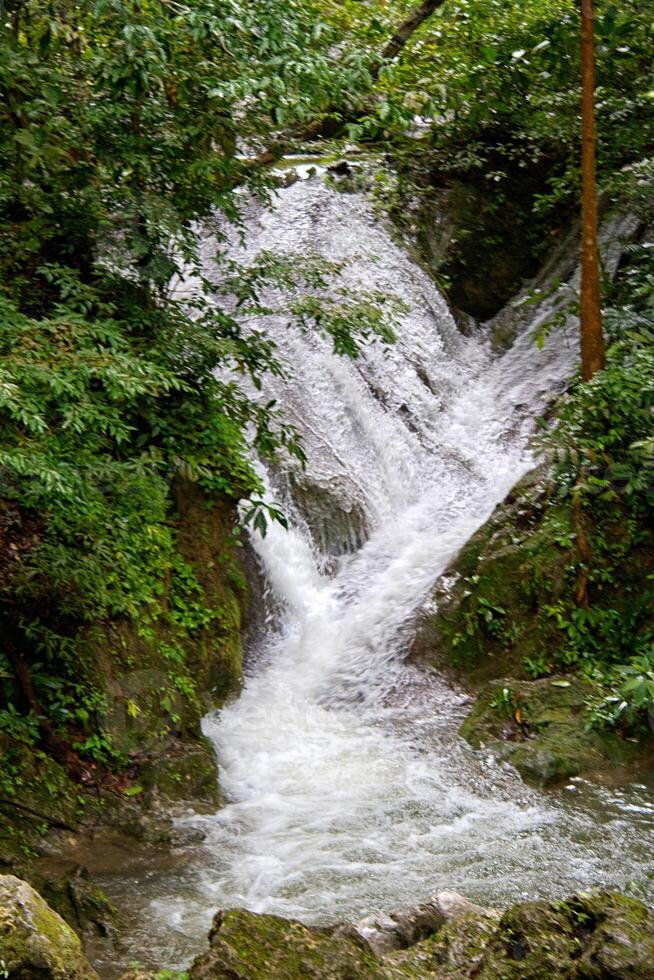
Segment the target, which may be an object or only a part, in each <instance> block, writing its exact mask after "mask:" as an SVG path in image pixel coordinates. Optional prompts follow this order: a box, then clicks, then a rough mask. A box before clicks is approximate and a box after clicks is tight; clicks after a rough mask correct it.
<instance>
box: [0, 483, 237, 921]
mask: <svg viewBox="0 0 654 980" xmlns="http://www.w3.org/2000/svg"><path fill="white" fill-rule="evenodd" d="M175 498H176V513H174V514H173V515H171V516H172V519H173V520H174V524H175V531H176V536H175V540H176V552H175V556H174V560H173V563H172V566H171V568H170V570H169V572H168V574H167V575H166V578H165V580H164V581H162V583H161V589H160V600H159V602H158V606H157V608H156V609H151V608H148V609H145V610H143V614H142V616H134V617H132V618H130V619H128V618H126V617H123V618H121V619H114V620H110V621H106V622H95V623H92V624H90V625H88V626H84V625H82V626H81V627H80V628H79V630H78V631H77V632H76V633H74V634H73V635H71V643H72V642H74V650H75V655H76V658H77V670H78V675H79V680H80V682H81V683H83V684H84V685H85V688H86V689H91V690H93V691H95V692H96V703H97V710H96V714H95V716H94V717H93V718H91V719H89V728H90V729H91V730H92V731H94V732H95V733H96V734H95V738H96V739H97V741H98V743H100V742H101V743H102V745H103V746H105V745H106V746H108V748H109V751H107V752H105V753H104V756H101V758H100V761H98V756H97V754H96V756H95V757H94V755H93V753H92V752H89V746H88V744H84V743H85V736H84V735H83V733H82V732H80V731H79V730H76V729H75V727H69V728H68V729H66V728H64V727H60V728H59V729H58V731H57V742H56V743H55V748H56V747H57V746H58V745H60V744H61V745H64V746H66V750H65V751H64V752H63V753H62V754H59V753H58V752H54V753H53V752H52V751H51V746H50V745H49V744H48V740H47V739H43V738H40V737H39V731H38V729H35V730H34V735H33V738H31V739H24V740H20V739H17V738H16V737H15V733H13V732H6V733H0V755H1V757H2V759H1V761H2V777H1V779H0V783H1V788H0V821H1V824H2V831H1V833H0V868H2V869H4V870H5V871H7V870H10V871H15V872H17V873H20V874H21V875H23V876H26V877H28V878H29V879H30V880H31V881H32V882H33V883H34V884H35V885H36V886H37V887H38V888H42V889H44V894H47V895H48V897H49V899H50V900H51V901H52V903H53V905H54V906H55V907H56V908H57V909H58V910H59V911H60V912H61V913H62V914H63V915H64V917H65V918H67V919H68V921H69V922H70V923H71V924H72V925H73V926H74V927H75V928H78V929H80V930H83V929H84V927H85V923H86V922H88V921H89V920H90V921H91V922H92V923H93V920H94V908H95V905H94V899H98V896H97V895H96V896H92V895H91V891H92V886H91V885H90V884H88V885H87V884H86V883H85V880H84V872H83V865H84V861H83V859H82V861H81V863H82V870H81V871H80V870H79V868H78V864H79V862H80V859H79V858H78V857H77V855H76V853H75V848H73V849H72V850H71V848H70V841H71V840H78V841H80V842H81V844H80V849H81V850H82V851H83V850H84V848H83V846H82V845H83V841H84V839H85V836H86V835H87V832H92V833H93V835H95V838H96V839H99V838H98V835H100V837H101V836H102V832H103V831H102V828H107V832H108V833H110V834H112V835H115V834H116V833H119V834H120V835H121V836H127V837H133V838H134V839H135V840H137V841H139V842H141V844H143V845H144V846H146V845H156V846H161V845H166V844H167V843H169V842H170V841H171V839H172V836H171V835H172V830H171V826H170V822H169V819H168V818H167V810H168V808H169V807H170V805H171V804H173V803H175V802H176V801H180V800H188V801H193V802H194V803H195V804H196V805H199V804H202V803H206V804H209V805H212V806H215V805H216V803H217V802H218V800H219V789H218V773H217V767H216V761H215V757H214V753H213V750H212V748H211V746H210V745H209V743H208V742H207V741H206V739H205V738H204V736H203V735H202V732H201V728H200V721H201V718H202V716H203V715H204V714H205V713H206V712H207V711H208V710H210V709H211V708H213V707H216V706H218V705H220V704H221V703H222V702H223V701H224V699H225V698H226V697H228V696H229V695H230V694H232V693H233V692H235V691H237V690H238V688H239V685H240V682H241V676H242V643H241V626H242V620H243V612H244V610H246V606H247V584H246V576H245V573H244V569H243V563H242V559H241V553H242V552H241V547H240V540H239V536H238V533H237V530H236V505H235V502H234V501H232V500H230V499H228V498H224V499H222V500H220V499H216V497H215V496H214V497H213V498H212V499H211V500H209V499H208V498H207V497H206V496H205V495H204V494H203V493H202V491H201V490H200V488H199V486H198V485H197V484H193V483H183V484H182V483H179V484H177V486H176V487H175ZM23 656H24V660H25V662H26V663H27V664H28V665H29V666H28V669H29V670H30V672H35V671H37V670H38V665H36V664H35V652H34V651H33V650H31V649H30V647H29V643H28V642H26V647H25V649H24V651H23ZM68 750H70V756H69V757H67V755H66V753H67V752H68ZM80 763H81V764H80ZM71 832H72V835H71ZM73 835H74V836H73ZM58 838H60V839H61V847H62V848H63V849H64V850H65V851H67V852H70V854H69V857H68V858H67V859H66V860H64V861H63V863H62V865H61V867H60V868H59V869H57V870H56V871H55V870H53V869H52V867H51V866H50V864H51V862H50V859H49V857H48V856H47V855H48V854H49V853H52V851H53V850H56V849H57V847H58V845H57V839H58ZM71 876H72V878H71ZM96 911H97V909H96ZM105 911H106V910H105ZM96 918H98V917H97V916H96ZM99 918H100V919H101V920H102V921H105V920H106V919H107V918H110V916H104V917H103V916H100V917H99ZM103 928H104V927H103Z"/></svg>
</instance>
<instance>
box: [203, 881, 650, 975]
mask: <svg viewBox="0 0 654 980" xmlns="http://www.w3.org/2000/svg"><path fill="white" fill-rule="evenodd" d="M416 937H417V938H418V941H415V939H416ZM210 944H211V945H210V949H209V951H208V952H207V953H204V954H203V955H201V956H200V957H198V959H197V960H196V961H195V963H194V964H193V966H192V967H191V970H190V973H189V977H190V980H225V978H229V980H276V978H279V980H356V978H362V980H364V978H365V980H427V978H442V980H466V978H470V977H475V978H477V980H542V978H550V977H552V978H553V977H562V978H566V980H602V978H604V980H654V912H652V910H650V909H648V908H647V907H646V906H645V905H643V904H642V902H639V901H637V900H636V899H632V898H627V897H626V896H624V895H619V894H617V893H613V892H600V893H595V894H581V895H578V896H576V897H574V898H571V899H569V900H567V901H565V902H526V903H523V904H521V905H516V906H513V907H511V908H510V909H508V910H507V911H506V912H505V913H504V914H503V915H502V916H499V915H497V914H496V913H492V912H486V911H484V910H483V909H479V908H478V907H476V906H474V905H471V904H470V903H468V902H466V900H465V899H462V898H461V897H460V896H454V895H452V893H444V895H443V896H433V897H432V898H431V899H430V900H429V902H427V903H426V904H425V905H422V906H419V907H417V908H416V909H407V910H403V911H402V912H396V913H392V914H391V915H390V916H378V917H369V918H367V919H364V920H362V921H361V922H360V923H355V924H351V925H342V926H337V927H332V928H330V929H316V928H310V927H307V926H305V925H303V924H302V923H299V922H293V921H290V920H286V919H280V918H278V917H276V916H271V915H255V914H254V913H251V912H246V911H244V910H241V909H238V910H234V911H228V912H219V913H218V915H217V916H216V918H215V921H214V925H213V929H212V931H211V934H210ZM400 947H405V948H400Z"/></svg>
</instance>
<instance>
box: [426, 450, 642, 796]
mask: <svg viewBox="0 0 654 980" xmlns="http://www.w3.org/2000/svg"><path fill="white" fill-rule="evenodd" d="M558 490H559V488H558V486H557V482H556V480H555V479H554V477H553V471H552V468H551V467H550V466H547V465H544V466H542V467H540V468H539V469H537V470H535V471H533V472H532V473H530V474H529V475H528V476H527V477H525V478H524V479H523V480H522V481H521V482H520V483H519V484H518V485H517V486H516V487H515V488H514V490H513V491H512V492H511V494H510V495H509V497H508V498H507V499H506V501H505V502H504V503H502V504H501V505H499V506H498V508H497V509H496V511H495V513H494V514H493V516H492V517H491V518H490V520H489V521H488V522H487V523H486V524H484V525H483V527H481V528H480V529H479V531H477V533H476V534H475V535H474V536H473V537H472V538H471V539H470V541H469V542H468V543H467V544H466V545H465V547H464V548H463V550H462V551H461V553H460V554H459V555H458V556H457V558H456V559H455V560H454V561H453V562H452V564H451V565H450V567H449V568H448V569H447V571H446V573H445V575H444V576H443V577H442V578H441V580H440V581H439V583H438V585H437V587H436V590H435V592H434V594H433V596H432V599H433V602H432V604H431V608H432V609H433V610H435V611H433V612H429V613H428V614H424V615H423V616H422V618H421V620H420V622H419V624H418V627H417V632H416V637H415V640H414V644H413V649H412V657H414V658H416V659H418V660H420V661H423V662H430V663H435V664H438V665H440V666H445V667H447V668H448V669H450V670H452V671H454V672H455V673H456V674H457V676H458V678H459V679H460V680H462V681H463V683H464V684H465V685H466V686H468V687H469V688H470V689H472V690H473V691H474V692H476V693H477V695H478V700H477V703H476V705H475V707H474V708H473V711H472V713H471V715H470V717H469V718H468V720H467V721H466V722H465V723H464V725H463V727H462V734H463V735H464V736H465V737H466V738H467V739H468V740H469V741H470V742H471V743H472V744H473V745H475V746H477V747H479V746H481V745H484V746H485V747H487V748H490V749H491V750H493V751H495V752H496V753H497V754H498V755H499V756H500V757H501V758H503V759H509V760H510V761H511V762H512V763H513V764H514V765H515V766H516V767H517V768H518V769H519V771H520V772H521V773H522V774H523V775H524V776H525V777H526V778H528V779H530V780H531V781H535V782H537V783H540V784H545V783H550V782H555V781H557V780H558V779H565V778H567V777H569V776H572V775H577V774H579V773H591V772H597V771H598V770H602V769H605V768H612V767H615V766H624V765H626V766H631V765H639V764H641V763H642V762H644V761H646V760H647V759H651V754H652V749H653V744H652V739H651V737H650V736H649V734H648V733H647V732H646V731H645V730H644V729H642V730H631V731H613V732H607V731H599V730H593V729H592V727H591V724H590V721H591V719H590V715H589V711H588V708H589V705H591V704H592V703H593V702H595V703H597V702H599V701H601V699H602V696H603V695H604V694H605V693H606V691H603V690H602V688H601V686H600V685H599V684H598V682H597V681H596V680H595V679H594V669H595V668H594V665H595V664H596V663H597V664H605V665H606V664H607V663H608V664H610V663H612V662H613V663H620V662H624V661H626V660H627V659H628V657H629V655H630V654H631V653H633V652H634V651H635V649H636V646H637V644H638V643H639V642H640V639H641V638H644V639H646V637H647V635H648V634H649V631H650V629H651V623H652V612H653V608H654V606H653V593H652V588H651V576H652V571H653V570H654V536H653V535H652V532H651V529H649V528H647V527H645V526H642V525H640V524H635V523H634V520H633V518H632V517H631V516H630V514H629V513H628V512H627V510H626V509H625V508H623V507H622V506H621V505H620V504H619V502H618V504H617V505H615V504H614V505H613V507H612V508H611V509H610V510H607V509H606V508H603V507H602V506H601V504H600V505H598V507H597V510H596V521H595V522H593V520H592V519H591V518H590V517H589V514H588V512H584V513H580V512H579V510H578V508H577V507H576V505H575V503H574V500H573V498H571V497H570V496H562V495H561V494H560V493H559V492H558ZM590 542H593V545H591V544H590ZM598 542H600V543H598ZM591 547H592V550H593V553H592V556H591V555H590V553H589V552H590V549H591ZM591 562H592V564H593V569H592V574H589V569H588V565H589V564H590V563H591ZM582 588H583V591H584V595H583V599H582V601H580V591H581V590H582Z"/></svg>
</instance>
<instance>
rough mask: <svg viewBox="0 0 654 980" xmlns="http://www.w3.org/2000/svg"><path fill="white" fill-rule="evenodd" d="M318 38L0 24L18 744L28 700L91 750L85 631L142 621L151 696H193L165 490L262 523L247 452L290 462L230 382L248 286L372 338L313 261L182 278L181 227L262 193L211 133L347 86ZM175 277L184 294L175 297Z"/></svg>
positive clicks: (184, 578)
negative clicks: (160, 681)
mask: <svg viewBox="0 0 654 980" xmlns="http://www.w3.org/2000/svg"><path fill="white" fill-rule="evenodd" d="M336 40H337V35H336V33H335V27H334V26H333V25H330V24H328V23H325V22H324V21H323V20H322V19H321V17H320V13H319V10H318V9H317V6H316V5H315V4H313V3H305V2H299V0H253V2H252V0H248V2H241V0H228V2H226V3H221V4H215V3H213V2H210V0H188V2H176V0H175V2H170V0H152V2H147V3H143V2H137V0H93V2H91V3H79V2H77V0H60V2H58V3H56V4H47V5H43V4H41V3H37V2H36V0H25V2H21V3H16V4H10V5H8V10H7V11H6V14H3V22H2V24H1V25H0V104H1V106H2V108H0V318H1V322H2V332H1V334H0V425H1V427H2V434H1V436H0V516H2V515H4V514H5V512H6V513H7V514H8V515H9V517H8V518H7V521H6V524H7V528H8V531H7V535H6V540H5V537H4V536H3V538H2V547H3V553H2V554H0V563H1V568H2V574H1V575H0V614H1V615H2V617H3V618H4V620H5V621H6V623H7V624H8V630H7V635H11V636H12V637H13V639H11V640H9V642H11V643H12V645H13V646H14V647H16V648H17V649H15V650H14V657H18V658H20V659H22V660H24V661H25V664H26V665H27V670H28V673H29V677H30V679H31V685H32V688H33V691H32V693H31V694H30V693H28V692H27V691H26V690H25V683H24V680H22V681H20V683H19V679H18V677H17V676H15V675H14V668H13V665H12V664H13V662H12V660H11V658H8V657H4V655H3V657H4V659H3V660H2V662H1V663H2V674H1V676H0V693H1V694H2V703H3V708H2V714H1V715H0V725H1V726H2V727H3V729H4V730H5V731H7V732H8V733H9V734H10V735H11V737H12V738H15V739H18V740H23V741H32V742H33V741H36V739H37V738H38V737H39V728H38V726H37V724H36V721H35V718H34V712H35V711H37V710H38V711H41V710H42V711H43V712H44V713H45V715H46V716H47V720H48V723H49V724H50V725H51V726H53V727H54V729H55V730H56V731H57V732H61V733H63V734H64V735H65V736H66V737H68V738H69V740H70V741H71V742H72V743H74V744H75V746H76V748H77V750H78V751H79V752H82V753H84V754H87V755H89V756H91V757H92V758H93V759H95V760H97V761H100V762H110V761H112V759H113V760H114V761H116V759H117V756H116V753H115V751H114V749H113V747H112V745H111V742H110V740H109V739H108V737H107V736H106V734H105V733H103V732H102V731H96V730H95V727H96V719H97V717H98V714H100V715H101V714H102V712H103V710H104V705H103V699H102V695H101V694H100V692H99V691H98V690H97V689H96V685H95V681H94V679H93V677H92V670H89V669H88V668H89V665H88V664H87V663H86V660H85V651H84V649H83V648H82V646H81V640H80V637H81V636H82V635H83V634H85V631H87V632H88V627H89V626H90V625H91V624H96V625H97V624H106V623H107V622H110V621H113V620H121V619H126V620H130V621H132V622H133V623H137V624H138V628H139V630H140V631H142V632H143V633H148V631H149V633H150V635H151V637H153V636H154V635H155V633H156V630H157V629H158V628H159V626H157V623H158V621H159V620H161V619H162V618H164V619H165V630H166V631H167V632H166V639H165V640H163V641H162V643H163V649H164V659H165V660H167V661H168V662H169V664H170V677H169V681H170V683H169V689H168V691H166V692H164V693H163V695H162V697H163V698H164V700H167V701H169V702H170V704H171V705H172V704H174V703H175V699H176V698H178V697H179V695H181V696H182V697H183V698H184V699H186V700H189V701H191V702H193V703H195V701H196V699H197V690H196V687H195V684H194V682H193V679H192V677H191V676H190V672H189V668H188V665H187V664H186V663H185V643H186V642H188V641H189V639H192V638H193V637H195V638H197V636H198V635H199V634H200V633H201V632H202V630H203V629H206V627H207V626H208V624H209V623H210V622H212V621H213V620H214V619H218V618H219V617H220V616H221V615H222V611H221V610H220V609H208V608H206V606H205V603H204V601H203V597H202V595H201V590H200V588H199V585H198V583H197V582H196V581H195V580H194V577H193V575H192V572H191V570H190V569H189V568H188V566H185V565H184V563H183V562H182V561H181V559H180V557H179V553H178V550H177V540H176V528H175V502H174V501H175V489H176V487H177V486H178V485H179V483H180V481H186V482H189V481H190V482H194V483H198V484H199V485H200V486H201V487H202V489H203V491H204V493H205V494H206V495H208V497H209V499H211V498H212V497H213V498H216V499H224V498H228V499H230V500H231V501H232V502H233V504H234V506H235V505H236V502H237V501H238V500H239V499H241V498H245V499H248V500H249V501H250V505H249V506H250V515H251V519H252V520H253V521H254V523H255V524H256V526H257V527H259V528H260V529H261V530H262V531H263V530H265V524H266V521H267V520H270V519H274V520H280V521H282V522H283V521H284V518H283V515H281V514H280V513H279V512H278V511H277V510H276V509H275V508H271V507H269V506H268V505H266V504H265V503H264V502H263V501H262V500H261V499H260V495H261V490H262V488H261V486H260V483H259V480H258V478H257V477H256V475H255V473H254V470H253V468H252V465H251V462H250V459H251V455H252V451H253V450H254V451H256V452H257V453H258V454H260V455H261V456H264V457H265V456H271V455H274V454H276V453H280V452H282V453H285V454H290V455H291V456H295V457H296V458H297V459H298V460H299V461H300V462H302V461H303V458H304V457H303V453H302V448H301V446H300V444H299V440H298V437H297V433H296V432H295V430H294V429H293V428H292V427H291V426H289V425H287V424H286V423H285V421H284V419H283V418H281V417H280V415H279V413H278V411H277V409H276V407H275V405H274V403H269V404H262V403H261V401H259V400H258V399H256V398H250V397H249V396H248V395H247V394H246V386H244V385H243V384H242V383H241V378H242V376H246V377H247V378H248V379H249V381H250V382H251V385H252V386H253V387H254V388H255V390H256V389H259V388H260V387H261V384H262V378H263V376H264V375H265V374H266V372H273V373H280V372H281V370H282V368H281V358H280V356H279V352H278V351H277V350H276V348H275V345H274V343H273V342H272V341H271V340H270V338H269V337H267V336H266V334H265V332H264V331H263V330H261V329H257V322H256V321H257V319H258V318H262V317H265V316H266V315H268V314H269V313H271V312H273V310H272V309H271V308H270V306H269V305H268V301H266V302H264V301H263V300H262V298H261V297H262V296H263V295H264V291H265V295H266V296H267V297H268V296H272V295H274V297H275V304H276V305H275V310H274V312H276V313H278V314H279V313H281V314H283V315H286V316H287V317H288V319H289V322H290V321H294V322H299V323H300V324H301V325H302V326H303V327H305V328H306V329H317V330H319V331H321V332H322V333H323V334H324V335H325V336H327V337H330V338H331V339H332V342H333V345H334V348H335V350H337V351H338V352H340V353H345V354H349V355H355V354H356V352H357V350H358V347H359V344H360V342H362V341H364V340H366V339H368V338H371V337H373V336H375V337H379V338H381V339H382V341H384V342H388V341H390V340H391V339H392V328H391V321H392V317H393V305H392V303H391V302H390V301H388V302H387V301H386V298H385V297H381V296H369V295H366V294H361V295H360V296H357V295H356V294H350V295H349V296H348V295H346V293H345V291H344V290H343V289H341V290H340V291H339V289H338V286H336V288H335V289H334V290H333V291H331V290H330V293H329V295H327V285H328V284H329V285H330V287H331V283H332V281H333V280H337V279H338V276H339V274H340V271H341V268H340V267H339V266H336V265H334V264H329V263H322V264H321V263H317V262H312V260H311V259H310V257H304V258H302V259H294V260H292V261H291V260H289V259H288V257H283V256H271V255H262V256H260V257H259V260H258V261H257V262H256V263H255V264H254V266H253V267H251V268H249V269H239V268H237V267H235V266H234V265H233V264H232V263H229V262H227V261H226V260H225V258H224V256H222V255H221V254H219V255H218V256H217V257H216V269H217V274H216V277H215V280H216V281H212V282H208V281H207V280H206V279H205V278H204V277H203V275H202V268H201V263H200V258H199V245H200V236H201V231H200V228H201V222H202V221H203V219H205V218H207V217H209V216H210V215H216V214H218V215H220V216H221V218H222V220H223V222H224V225H228V224H230V223H231V225H233V226H236V227H237V228H238V227H239V226H240V225H241V224H242V220H241V216H240V212H239V201H240V200H243V197H242V196H239V195H240V190H239V192H238V193H237V190H236V188H237V187H238V188H239V189H240V188H242V187H244V188H245V189H246V190H248V191H249V192H250V193H252V194H255V195H258V196H259V197H260V198H261V199H262V201H263V202H264V203H265V202H266V200H267V194H268V183H269V182H268V179H267V178H266V177H265V175H264V174H263V172H262V171H261V170H260V169H258V168H257V167H256V166H254V165H252V164H251V163H250V162H247V161H244V160H243V159H242V158H241V157H240V156H239V155H237V153H236V142H237V139H240V140H242V141H244V142H246V143H247V145H248V146H249V147H251V148H252V149H253V151H254V152H256V150H257V149H258V148H260V147H265V146H266V145H267V144H268V142H269V141H270V140H271V138H272V137H273V135H274V132H275V130H276V128H277V127H278V126H279V125H280V124H282V123H283V124H284V125H290V124H296V123H301V122H302V121H304V120H306V119H308V118H311V117H313V115H314V114H315V113H316V112H320V111H324V110H326V109H327V108H328V106H329V105H330V104H331V100H332V98H333V95H334V93H338V92H339V91H342V90H343V89H345V88H351V89H353V90H354V89H356V88H357V86H358V85H359V82H361V83H364V82H365V76H366V71H365V68H364V67H363V66H362V59H361V58H357V56H356V55H355V54H354V53H351V54H349V55H347V54H345V53H344V56H343V58H341V59H340V60H339V59H334V58H333V57H332V54H331V49H332V46H333V44H334V43H335V41H336ZM219 244H221V243H219ZM175 274H178V275H179V276H181V277H182V278H185V277H186V278H188V277H189V275H192V276H193V277H194V281H197V283H198V287H197V288H196V289H195V290H194V292H193V293H192V294H189V295H185V296H184V297H183V298H176V297H175V296H174V295H172V294H171V291H170V286H169V284H170V282H171V279H172V277H174V276H175ZM212 278H213V277H212ZM271 287H274V288H272V290H271ZM244 323H247V327H245V326H244V325H243V324H244ZM3 527H4V525H3ZM30 702H33V703H30ZM5 705H6V707H5ZM127 710H128V713H130V712H131V715H130V716H131V717H134V712H138V710H139V708H138V705H137V704H136V703H135V702H128V704H127Z"/></svg>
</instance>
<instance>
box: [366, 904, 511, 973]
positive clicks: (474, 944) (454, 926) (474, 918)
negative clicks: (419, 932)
mask: <svg viewBox="0 0 654 980" xmlns="http://www.w3.org/2000/svg"><path fill="white" fill-rule="evenodd" d="M496 926H497V918H496V917H495V916H492V915H483V914H479V915H466V916H463V917H462V918H460V919H457V920H455V921H453V922H450V923H448V924H447V925H445V926H444V927H443V928H442V929H440V930H439V931H438V933H436V934H435V935H433V936H431V937H430V938H429V939H427V940H425V941H424V942H421V943H418V944H417V945H415V946H412V947H410V949H407V950H403V951H402V952H401V953H393V954H392V955H390V956H387V957H386V958H385V960H384V966H385V968H386V976H387V977H388V978H389V980H419V978H423V977H441V978H443V980H464V978H466V980H467V978H468V977H470V976H476V973H474V971H475V970H476V968H477V967H478V965H479V963H480V962H481V959H482V956H483V954H484V951H485V949H486V946H487V944H488V942H489V941H490V939H491V937H492V936H493V935H494V932H495V928H496Z"/></svg>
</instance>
